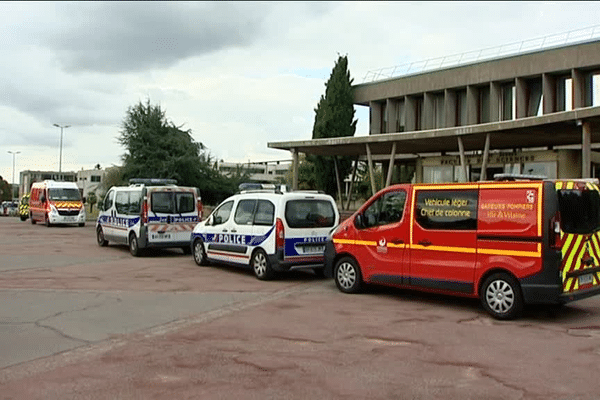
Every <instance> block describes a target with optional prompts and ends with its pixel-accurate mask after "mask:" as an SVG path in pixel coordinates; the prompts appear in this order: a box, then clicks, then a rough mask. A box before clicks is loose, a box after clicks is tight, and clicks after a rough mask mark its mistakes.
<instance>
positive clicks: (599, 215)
mask: <svg viewBox="0 0 600 400" xmlns="http://www.w3.org/2000/svg"><path fill="white" fill-rule="evenodd" d="M558 206H559V208H560V222H561V225H562V230H563V231H564V232H565V233H579V234H589V233H594V232H597V231H598V230H600V195H599V194H598V192H597V191H596V190H559V191H558Z"/></svg>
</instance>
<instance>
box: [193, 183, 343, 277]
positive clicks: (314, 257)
mask: <svg viewBox="0 0 600 400" xmlns="http://www.w3.org/2000/svg"><path fill="white" fill-rule="evenodd" d="M339 218H340V217H339V213H338V210H337V205H336V204H335V201H334V200H333V198H332V197H331V196H329V195H326V194H322V193H317V192H300V191H294V192H282V191H279V190H246V191H242V192H241V193H239V194H236V195H233V196H231V197H229V198H228V199H227V200H225V201H223V202H222V203H221V204H220V205H219V206H218V207H217V208H216V209H215V210H214V211H213V212H212V213H211V215H210V216H209V217H208V218H207V219H206V220H205V221H202V222H200V223H199V224H198V225H196V227H195V228H194V231H193V233H192V252H193V255H194V260H195V261H196V263H197V264H198V265H206V264H208V263H209V262H216V263H225V264H230V265H239V266H251V267H252V270H253V271H254V274H255V275H256V277H257V278H258V279H261V280H267V279H271V278H272V277H273V276H274V274H275V272H276V271H289V270H292V269H298V268H312V269H313V270H314V271H315V273H317V274H319V275H321V274H322V272H323V267H324V251H325V243H326V242H327V239H328V236H329V232H330V231H331V230H332V228H334V227H335V226H337V224H338V223H339Z"/></svg>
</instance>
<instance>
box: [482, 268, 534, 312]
mask: <svg viewBox="0 0 600 400" xmlns="http://www.w3.org/2000/svg"><path fill="white" fill-rule="evenodd" d="M479 296H480V299H481V304H482V305H483V308H484V309H485V311H487V312H488V313H489V314H490V315H491V316H492V317H494V318H496V319H500V320H508V319H514V318H517V317H518V316H519V315H520V314H521V312H522V311H523V295H522V293H521V287H520V286H519V282H517V280H516V279H515V278H513V277H512V276H510V275H508V274H505V273H496V274H492V275H490V276H489V277H488V278H487V279H486V280H485V282H483V285H482V286H481V293H480V294H479Z"/></svg>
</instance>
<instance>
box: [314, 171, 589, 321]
mask: <svg viewBox="0 0 600 400" xmlns="http://www.w3.org/2000/svg"><path fill="white" fill-rule="evenodd" d="M531 178H532V177H522V176H521V177H518V176H517V177H515V176H512V177H511V176H499V177H498V179H500V181H489V182H472V183H449V184H400V185H394V186H390V187H387V188H385V189H383V190H382V191H380V192H379V193H377V194H375V195H374V196H373V197H372V198H371V199H369V200H368V201H367V202H366V203H365V204H364V205H363V206H362V207H361V208H360V209H359V210H358V211H357V212H356V213H355V214H354V215H353V216H351V217H350V218H348V219H347V220H346V221H344V222H343V223H342V224H340V225H339V226H338V227H337V229H336V230H335V232H333V234H332V239H331V241H329V242H328V244H327V246H326V251H325V259H326V274H327V275H328V276H333V278H334V280H335V282H336V285H337V287H338V288H339V289H340V291H342V292H346V293H352V292H356V291H358V290H359V289H360V288H361V286H362V285H363V284H364V283H377V284H383V285H391V286H399V287H406V288H412V289H419V290H425V291H434V292H440V293H445V294H454V295H460V296H466V297H475V298H477V297H479V298H480V299H481V303H482V304H483V307H484V309H485V310H486V311H487V312H488V313H490V314H491V315H492V316H494V317H495V318H498V319H510V318H515V317H517V316H518V315H519V313H520V311H521V310H522V308H523V305H524V304H528V303H529V304H532V303H538V304H563V303H567V302H570V301H574V300H578V299H583V298H586V297H589V296H594V295H598V294H600V194H599V190H600V189H599V184H598V180H595V179H594V180H581V179H580V180H577V179H566V180H546V179H539V180H538V179H531ZM503 179H504V180H503Z"/></svg>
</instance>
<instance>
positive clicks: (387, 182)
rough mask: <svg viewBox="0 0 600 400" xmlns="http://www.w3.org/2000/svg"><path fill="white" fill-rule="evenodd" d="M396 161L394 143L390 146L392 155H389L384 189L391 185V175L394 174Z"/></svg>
mask: <svg viewBox="0 0 600 400" xmlns="http://www.w3.org/2000/svg"><path fill="white" fill-rule="evenodd" d="M395 159H396V142H394V143H393V144H392V154H390V162H389V166H388V173H387V177H386V179H385V187H388V186H390V185H391V183H392V174H393V172H394V161H395Z"/></svg>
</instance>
